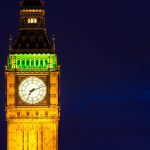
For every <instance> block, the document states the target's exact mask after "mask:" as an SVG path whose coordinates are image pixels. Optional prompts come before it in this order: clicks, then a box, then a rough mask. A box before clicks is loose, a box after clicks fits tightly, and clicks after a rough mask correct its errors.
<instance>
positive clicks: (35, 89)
mask: <svg viewBox="0 0 150 150" xmlns="http://www.w3.org/2000/svg"><path fill="white" fill-rule="evenodd" d="M42 87H44V86H40V87H38V88H36V89H34V90H37V89H40V88H42Z"/></svg>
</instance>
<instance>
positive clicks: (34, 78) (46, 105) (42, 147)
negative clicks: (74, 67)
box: [5, 0, 60, 150]
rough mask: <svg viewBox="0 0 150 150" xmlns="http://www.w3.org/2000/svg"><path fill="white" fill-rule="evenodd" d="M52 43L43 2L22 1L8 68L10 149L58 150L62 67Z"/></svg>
mask: <svg viewBox="0 0 150 150" xmlns="http://www.w3.org/2000/svg"><path fill="white" fill-rule="evenodd" d="M55 50H56V48H55V37H54V35H53V36H52V38H51V40H49V38H48V35H47V31H46V23H45V9H44V1H43V0H21V1H20V26H19V33H18V35H17V38H16V39H15V40H12V37H11V36H10V44H9V56H8V61H7V65H6V68H5V81H6V121H7V150H58V125H59V118H60V67H59V65H58V63H57V54H56V51H55Z"/></svg>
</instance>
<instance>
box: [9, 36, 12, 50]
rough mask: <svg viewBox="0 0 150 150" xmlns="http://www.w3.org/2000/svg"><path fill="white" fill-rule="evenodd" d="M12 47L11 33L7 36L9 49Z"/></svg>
mask: <svg viewBox="0 0 150 150" xmlns="http://www.w3.org/2000/svg"><path fill="white" fill-rule="evenodd" d="M11 48H12V35H11V34H10V36H9V50H10V49H11Z"/></svg>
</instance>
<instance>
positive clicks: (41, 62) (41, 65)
mask: <svg viewBox="0 0 150 150" xmlns="http://www.w3.org/2000/svg"><path fill="white" fill-rule="evenodd" d="M40 67H41V68H43V60H41V61H40Z"/></svg>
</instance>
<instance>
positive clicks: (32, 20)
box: [28, 18, 37, 24]
mask: <svg viewBox="0 0 150 150" xmlns="http://www.w3.org/2000/svg"><path fill="white" fill-rule="evenodd" d="M28 23H29V24H33V23H37V18H28Z"/></svg>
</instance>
